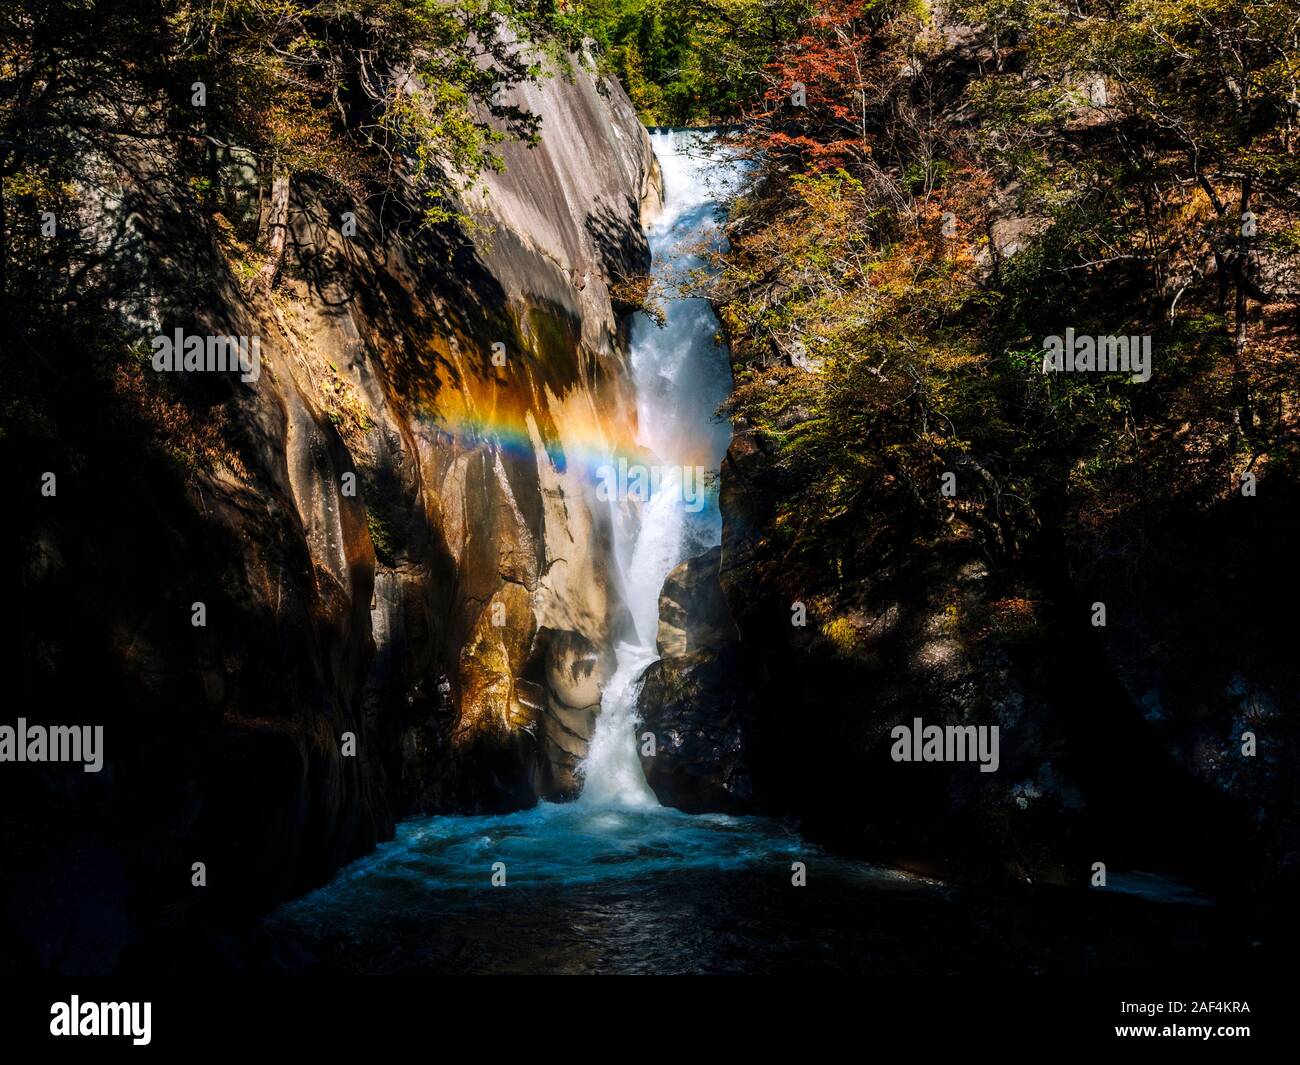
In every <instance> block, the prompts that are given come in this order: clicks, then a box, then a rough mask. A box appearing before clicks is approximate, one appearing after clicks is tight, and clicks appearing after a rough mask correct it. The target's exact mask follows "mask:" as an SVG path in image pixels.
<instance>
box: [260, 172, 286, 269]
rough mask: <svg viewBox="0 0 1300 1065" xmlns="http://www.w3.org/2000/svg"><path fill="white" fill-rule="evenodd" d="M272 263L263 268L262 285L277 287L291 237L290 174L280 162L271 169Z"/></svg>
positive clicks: (268, 229)
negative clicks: (286, 245)
mask: <svg viewBox="0 0 1300 1065" xmlns="http://www.w3.org/2000/svg"><path fill="white" fill-rule="evenodd" d="M266 232H267V246H268V247H269V248H270V250H271V258H270V261H268V262H267V263H266V265H265V266H263V267H262V284H263V285H264V286H265V287H266V288H267V289H272V288H274V287H275V282H276V279H277V278H278V277H279V276H280V266H281V264H282V263H283V262H284V246H285V243H286V241H287V239H288V236H289V172H288V171H287V170H285V169H284V168H283V167H282V166H281V165H280V164H279V163H278V162H277V163H276V164H275V165H274V166H273V167H272V169H271V206H270V210H269V212H268V217H267V220H266Z"/></svg>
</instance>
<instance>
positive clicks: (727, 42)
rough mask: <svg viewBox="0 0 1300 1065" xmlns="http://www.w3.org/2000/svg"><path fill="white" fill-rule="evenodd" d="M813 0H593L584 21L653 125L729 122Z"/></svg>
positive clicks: (750, 100)
mask: <svg viewBox="0 0 1300 1065" xmlns="http://www.w3.org/2000/svg"><path fill="white" fill-rule="evenodd" d="M810 7H811V3H810V0H586V3H585V4H584V5H583V12H584V26H585V27H586V29H587V32H589V33H590V34H591V36H592V37H593V38H594V39H595V40H596V42H597V43H598V44H599V45H600V48H601V51H602V57H603V58H602V63H603V65H604V67H605V69H606V70H607V71H608V72H609V73H612V74H614V75H615V76H617V77H618V78H619V80H620V81H621V82H622V83H623V85H624V87H625V88H626V89H627V91H628V95H629V96H630V97H631V99H632V102H633V104H634V105H635V106H636V108H637V113H638V114H639V115H640V116H641V120H642V121H643V122H645V123H646V124H647V125H652V126H659V125H671V126H690V125H700V124H709V123H717V122H728V121H733V120H734V119H736V118H738V117H739V116H740V115H741V114H742V113H743V112H744V111H745V110H746V109H747V108H749V107H752V105H753V102H754V100H755V98H756V97H757V95H758V92H759V87H760V82H759V71H761V69H762V68H763V66H764V65H765V64H766V63H767V62H768V61H769V60H770V59H771V58H772V57H773V55H775V54H776V51H777V49H779V48H780V47H781V45H782V44H784V42H785V41H786V40H787V39H788V38H789V36H790V34H791V33H792V32H793V30H794V28H795V26H796V25H797V21H798V19H799V18H800V17H801V16H802V15H803V14H804V13H805V12H807V11H808V10H809V8H810Z"/></svg>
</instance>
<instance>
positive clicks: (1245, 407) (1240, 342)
mask: <svg viewBox="0 0 1300 1065" xmlns="http://www.w3.org/2000/svg"><path fill="white" fill-rule="evenodd" d="M1250 192H1251V180H1250V177H1249V175H1247V176H1246V177H1244V178H1242V181H1241V210H1240V213H1239V215H1238V217H1239V218H1240V217H1243V216H1244V215H1245V214H1246V212H1247V211H1249V210H1250ZM1249 240H1250V238H1249V237H1247V236H1245V235H1244V234H1242V236H1241V238H1240V248H1239V249H1238V251H1237V255H1236V258H1235V261H1234V263H1233V267H1234V269H1233V280H1234V281H1235V282H1236V288H1237V292H1236V306H1235V308H1234V328H1233V342H1232V398H1233V403H1234V404H1235V405H1236V408H1237V424H1238V426H1239V427H1240V428H1241V431H1242V432H1243V433H1245V434H1246V435H1247V437H1249V436H1250V434H1251V432H1252V430H1253V429H1254V424H1253V423H1254V412H1253V411H1252V409H1251V403H1250V380H1249V376H1248V375H1247V373H1246V315H1247V311H1248V309H1249V308H1248V306H1247V301H1246V272H1247V270H1248V269H1249V267H1250V246H1249V244H1248V241H1249Z"/></svg>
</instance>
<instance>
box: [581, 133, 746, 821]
mask: <svg viewBox="0 0 1300 1065" xmlns="http://www.w3.org/2000/svg"><path fill="white" fill-rule="evenodd" d="M651 141H652V143H653V144H654V149H655V155H656V156H657V157H658V159H659V164H660V166H661V167H662V169H663V177H664V206H663V212H662V214H661V215H660V217H659V218H658V219H657V220H656V221H655V223H654V224H653V225H652V226H651V228H650V231H649V234H648V235H649V241H650V254H651V276H652V277H653V279H654V281H655V284H656V287H657V288H659V289H660V290H661V291H662V292H663V293H664V295H665V301H664V312H665V316H666V317H665V321H664V324H663V325H660V324H658V323H657V322H655V321H654V320H652V319H651V318H650V317H648V316H647V315H645V314H641V313H638V314H637V315H636V316H635V317H634V319H633V321H632V331H631V362H632V381H633V385H634V387H635V389H636V396H637V441H636V442H637V445H638V448H639V449H641V450H642V454H638V455H636V456H632V457H629V456H615V455H611V456H609V466H608V467H607V469H608V470H613V471H616V472H619V473H620V474H621V473H622V472H624V471H627V470H630V471H631V475H632V476H631V477H630V478H623V477H621V476H620V477H619V478H617V480H616V485H617V488H618V490H617V491H616V492H614V493H612V495H611V498H610V508H611V516H612V519H613V528H614V559H615V565H616V569H617V572H618V577H619V581H620V584H621V589H622V592H623V598H624V601H625V602H626V603H627V606H628V609H629V611H630V613H631V615H632V621H633V627H634V634H633V638H632V639H630V640H628V641H627V642H623V643H620V644H619V645H618V646H617V647H616V648H615V653H616V662H617V665H616V669H615V672H614V675H613V677H611V678H610V680H609V681H608V683H607V684H606V685H605V690H604V694H603V696H602V698H601V708H600V714H599V716H598V717H597V719H596V726H595V732H594V734H593V736H592V739H591V744H590V747H589V750H588V754H587V758H586V760H585V761H584V762H583V764H582V766H581V767H580V770H579V772H580V773H581V775H582V778H583V790H582V799H581V801H583V802H586V803H594V804H602V805H619V806H634V807H635V806H640V807H653V806H657V805H658V800H657V799H656V798H655V796H654V793H653V792H652V791H651V790H650V788H649V786H648V785H647V784H646V781H645V774H644V773H643V772H642V769H641V762H640V759H639V757H638V751H637V747H638V740H637V736H636V726H637V724H638V721H637V717H636V701H637V694H638V691H639V689H640V679H641V675H642V673H643V672H644V671H645V669H646V667H647V666H649V665H650V664H651V663H652V662H654V661H655V660H656V659H657V657H658V655H657V653H656V650H655V637H656V635H657V633H658V628H659V593H660V590H661V589H662V588H663V583H664V579H665V578H666V577H667V576H668V574H669V573H670V572H672V570H673V569H674V568H675V567H676V566H677V565H678V564H679V563H681V562H682V561H684V560H685V559H687V558H690V557H692V556H694V555H696V554H699V553H700V552H702V551H704V550H706V549H707V548H709V547H711V546H713V545H714V544H717V543H719V542H720V539H721V531H722V519H721V515H720V513H719V511H718V503H717V494H716V478H717V473H718V468H719V466H720V464H721V462H722V458H723V456H724V455H725V454H726V450H727V444H728V442H729V441H730V438H731V428H730V426H729V425H728V424H727V423H726V422H725V421H722V420H720V419H718V418H717V417H716V416H715V411H716V410H717V408H718V405H719V404H720V403H722V401H723V400H724V399H725V398H726V396H727V392H728V389H729V386H730V367H729V366H728V363H727V357H726V351H725V349H723V348H722V347H721V346H720V344H719V343H718V320H717V318H716V317H715V316H714V314H713V310H712V308H711V307H710V306H709V305H708V303H707V302H706V301H704V300H702V299H696V298H676V296H675V289H676V288H677V286H678V284H679V283H680V282H682V281H684V280H686V279H687V278H688V276H689V275H690V273H691V272H692V271H695V270H698V269H699V268H701V267H702V266H704V260H703V259H702V258H701V255H700V250H701V248H702V246H706V245H708V244H710V243H712V242H714V241H716V240H718V239H719V238H720V235H719V233H718V232H717V219H716V215H717V205H718V203H719V202H720V201H721V200H722V199H723V198H724V197H725V195H726V193H727V188H726V187H725V186H726V185H727V184H728V183H729V178H730V177H732V175H731V173H730V168H728V167H727V166H725V165H722V166H719V162H718V159H717V156H716V154H715V153H713V152H710V151H708V150H707V149H708V148H709V147H710V146H711V141H712V135H711V134H701V133H691V132H687V131H675V130H669V131H665V132H655V133H653V134H651ZM620 460H621V461H620ZM701 474H702V475H703V477H701ZM638 475H640V476H641V477H642V479H641V480H639V481H638V480H637V479H636V478H637V477H638ZM647 482H648V484H649V489H648V490H647V488H646V485H647ZM706 486H707V487H708V490H707V491H706V490H705V489H706Z"/></svg>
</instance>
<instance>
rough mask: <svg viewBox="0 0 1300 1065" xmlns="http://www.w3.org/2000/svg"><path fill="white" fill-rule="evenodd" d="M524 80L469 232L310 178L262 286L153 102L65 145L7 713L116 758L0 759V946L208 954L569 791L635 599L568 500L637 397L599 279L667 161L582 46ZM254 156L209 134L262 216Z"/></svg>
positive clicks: (28, 454)
mask: <svg viewBox="0 0 1300 1065" xmlns="http://www.w3.org/2000/svg"><path fill="white" fill-rule="evenodd" d="M514 91H515V92H516V93H517V94H518V98H517V99H516V100H515V102H516V103H518V104H519V105H520V106H521V107H524V108H527V109H530V110H532V111H533V112H534V113H535V114H537V115H539V116H540V118H541V139H540V143H538V144H537V145H536V146H535V147H532V148H529V147H527V146H526V145H525V144H523V143H507V144H506V145H505V147H504V156H505V164H506V165H505V169H504V171H503V172H502V173H500V174H496V173H493V174H489V175H487V177H486V178H485V179H484V183H483V187H482V188H481V189H480V190H478V191H476V193H475V195H474V196H473V197H472V198H467V199H466V201H465V203H464V210H465V211H466V212H467V213H468V214H469V215H470V216H471V217H472V218H473V220H474V222H473V225H472V226H471V227H470V228H469V230H468V231H467V230H466V229H465V228H464V227H458V226H454V225H450V224H443V225H439V226H434V227H429V226H421V225H419V224H418V223H419V218H418V216H417V208H416V207H415V206H413V204H412V203H404V202H400V200H394V199H391V198H389V199H385V200H383V201H381V202H367V203H349V202H345V201H344V200H341V199H340V198H339V197H338V195H337V194H331V193H328V192H326V191H325V190H324V189H323V188H318V187H315V186H314V185H313V184H312V183H311V182H310V181H302V182H297V183H295V185H294V187H293V188H292V190H291V197H290V205H289V216H288V241H287V249H286V254H285V260H284V265H283V267H282V270H281V276H280V280H279V284H278V286H277V287H276V289H275V290H274V291H273V292H272V291H270V290H269V289H268V288H267V287H266V286H264V285H260V284H259V283H258V282H257V279H256V277H255V276H254V274H255V271H253V270H252V269H251V268H250V267H249V265H248V264H247V263H246V262H244V261H241V258H240V254H239V252H240V246H239V243H238V241H237V239H234V238H232V236H231V233H230V232H229V231H228V229H223V228H222V225H221V224H220V223H219V224H218V225H216V226H214V225H213V224H211V223H210V222H209V221H208V220H207V219H206V218H205V217H204V216H203V215H202V214H200V213H199V212H197V211H196V210H195V209H194V207H193V195H192V190H191V189H190V188H188V187H187V186H186V181H185V178H184V177H183V176H182V174H181V172H180V170H179V168H177V167H176V166H175V165H174V162H173V161H172V160H171V159H169V158H168V157H167V156H166V154H165V153H160V152H158V151H157V150H156V148H154V147H153V146H152V143H151V141H150V138H149V137H148V136H147V132H148V128H147V127H148V120H147V117H145V118H142V129H141V136H140V137H139V138H122V139H117V140H113V141H111V142H108V143H106V144H105V145H104V147H103V150H102V151H101V152H100V153H99V154H98V155H97V156H96V157H93V158H88V159H87V160H86V173H85V175H84V182H85V190H84V191H85V195H84V197H83V199H84V202H85V207H84V214H85V217H84V218H83V220H82V221H83V222H84V231H85V232H87V233H89V234H90V235H91V239H92V240H93V241H94V244H95V255H94V265H93V268H92V269H91V270H89V271H88V272H87V274H86V276H85V278H84V279H83V287H82V290H81V293H80V298H81V299H82V300H83V301H84V304H85V305H96V306H99V307H100V308H102V309H103V311H104V313H103V315H102V316H101V319H100V320H101V321H102V322H103V328H104V334H103V336H102V338H101V339H102V345H101V346H100V347H99V348H94V347H92V348H87V349H85V350H80V351H68V352H61V353H59V357H60V358H61V359H62V361H61V363H60V369H61V371H62V373H63V379H64V380H65V381H66V382H67V388H66V391H65V394H64V395H62V396H61V397H59V402H58V403H57V404H56V403H53V402H46V401H45V400H43V399H42V398H41V397H40V396H30V397H24V401H25V402H28V403H30V405H31V416H30V417H29V418H27V419H26V421H25V429H24V432H25V434H26V437H25V438H24V439H19V440H12V439H11V440H10V441H8V443H11V444H16V445H17V447H16V448H15V453H16V455H17V456H18V457H17V458H16V459H15V463H16V465H15V475H16V476H17V477H19V479H21V480H23V482H24V483H26V482H27V479H30V482H31V483H32V484H39V483H40V478H41V476H42V474H43V473H44V472H46V471H53V472H54V473H55V474H56V475H57V494H56V495H54V496H53V497H49V498H47V497H41V496H39V495H36V494H33V498H31V499H25V500H24V501H23V502H22V503H21V504H20V505H19V507H18V512H17V514H16V515H15V517H16V519H17V520H16V521H15V522H14V531H15V534H16V540H15V542H14V543H13V544H11V545H10V546H11V554H10V558H11V559H13V560H15V562H16V564H17V572H16V574H15V575H14V577H13V578H12V584H11V589H12V590H13V591H14V592H15V594H16V595H17V597H18V598H19V599H20V600H21V601H22V602H23V603H25V604H26V606H25V608H24V612H23V616H22V618H21V619H20V620H19V621H18V624H17V629H18V631H17V632H16V633H14V634H13V636H14V638H13V640H11V641H7V642H6V643H7V646H8V648H9V649H10V652H11V654H12V656H13V657H12V659H11V660H10V661H9V663H8V664H9V673H10V675H11V676H12V677H13V678H14V679H15V682H16V698H15V699H14V700H13V705H15V706H16V707H18V708H19V710H20V712H24V713H25V714H26V716H27V717H28V718H29V719H30V720H33V721H40V722H48V723H70V724H71V723H77V724H102V725H103V726H104V728H105V755H106V761H105V767H104V770H103V772H101V773H99V774H95V775H91V774H83V773H82V772H80V769H79V767H73V768H69V767H66V766H35V765H28V766H20V767H11V768H13V769H14V772H10V773H6V774H5V776H4V789H5V790H4V794H3V809H4V811H5V814H4V816H5V818H6V820H7V824H6V829H7V831H6V841H7V842H6V848H7V850H8V852H9V853H8V855H7V858H8V860H7V861H6V863H5V869H4V871H3V873H0V877H2V878H3V879H4V881H5V883H4V884H3V885H2V886H3V887H4V889H5V890H4V892H3V894H4V896H5V897H8V898H14V899H22V900H26V901H24V902H22V904H21V907H20V912H9V913H7V914H6V918H5V924H4V927H5V932H4V939H3V941H0V956H2V957H5V958H7V959H8V961H7V963H6V964H7V965H8V967H9V968H10V969H11V970H15V971H19V970H23V969H26V968H29V967H30V968H40V969H55V970H64V971H76V972H94V971H100V970H107V969H111V968H115V967H120V966H123V965H125V966H127V967H128V968H129V967H130V966H131V965H132V964H136V963H138V964H145V963H146V961H145V959H147V958H148V957H149V956H150V948H151V944H154V943H158V942H161V941H163V940H168V939H170V940H172V941H173V942H172V945H173V946H174V945H175V943H174V941H175V939H176V937H178V936H185V935H189V934H194V935H195V936H196V946H195V948H194V949H195V951H196V952H198V955H197V956H198V957H199V958H200V960H201V959H202V958H203V957H205V956H206V955H207V954H208V953H212V954H213V958H212V960H213V961H214V962H215V963H219V962H220V956H219V955H220V945H219V944H220V942H221V940H220V937H219V936H216V934H215V933H213V932H212V931H211V930H212V929H214V928H226V927H229V926H230V924H231V922H232V921H236V922H237V921H238V920H239V919H240V918H243V917H249V918H251V917H254V916H256V915H257V914H259V913H261V912H264V911H265V910H266V909H267V908H269V907H271V906H273V905H275V904H276V903H278V902H279V901H281V900H283V899H285V898H286V897H288V896H290V895H293V894H295V893H298V892H301V891H303V890H305V889H307V888H310V887H312V886H314V885H316V884H319V883H321V882H322V881H323V880H324V879H326V878H327V877H328V876H329V875H330V874H331V873H332V872H333V871H335V870H336V869H337V868H338V867H339V866H340V865H341V864H343V863H344V862H347V861H348V860H350V859H352V858H354V857H356V856H357V855H360V854H362V853H364V852H366V851H367V850H368V849H370V848H372V847H373V846H374V845H375V843H376V842H377V841H379V840H382V839H384V838H387V837H389V836H390V835H391V834H392V831H393V825H394V821H395V819H396V818H398V817H401V816H404V815H407V814H410V813H413V812H416V811H429V810H460V811H497V810H506V809H512V808H518V807H520V806H526V805H530V804H532V803H534V802H535V801H536V800H537V798H538V797H539V796H542V795H556V796H558V795H565V794H569V793H571V792H572V791H573V790H574V780H573V768H574V765H575V764H576V762H577V761H578V760H579V759H580V758H581V757H582V756H583V754H584V753H585V743H586V738H587V737H588V736H589V735H590V729H591V721H592V718H593V716H594V713H595V711H596V709H597V708H598V706H599V699H600V690H601V685H602V682H603V679H604V677H605V675H606V673H607V671H608V669H609V664H610V661H611V657H612V656H611V645H612V640H613V639H614V637H615V636H616V635H617V634H618V632H619V631H620V628H621V627H622V626H623V625H625V624H626V616H625V611H624V609H623V607H622V605H621V603H620V602H619V600H618V597H617V594H616V593H615V592H614V590H613V589H612V587H611V583H610V580H609V573H608V568H607V564H608V553H609V552H608V545H609V528H608V524H607V513H606V510H607V508H605V507H603V506H600V505H597V504H596V502H595V500H594V497H590V498H589V497H588V495H587V494H586V493H585V489H584V485H585V484H587V483H589V478H588V476H587V468H588V466H589V465H590V464H591V463H592V462H594V461H597V460H598V459H599V457H600V456H602V455H603V454H605V453H607V452H608V451H609V450H610V449H612V448H613V447H615V446H617V445H618V443H619V442H620V441H624V440H627V439H630V438H631V435H632V430H633V426H632V423H631V420H630V419H632V418H634V416H635V415H634V407H633V405H632V404H630V403H629V396H628V384H627V378H626V373H625V371H626V365H625V336H624V327H623V323H622V321H621V320H620V317H619V315H618V314H617V313H616V311H615V309H614V303H613V301H612V300H611V294H610V287H611V284H613V283H614V282H615V281H616V280H618V279H619V278H621V277H622V276H623V275H625V274H631V273H635V272H638V271H640V270H643V269H644V266H645V262H646V259H647V257H648V252H647V249H646V245H645V241H644V236H643V231H642V225H641V222H642V218H643V215H646V214H648V213H651V212H653V211H654V210H655V208H656V206H657V195H658V194H657V187H658V186H657V182H658V178H657V173H656V164H655V161H654V158H653V154H652V152H651V150H650V146H649V141H648V139H647V137H646V134H645V131H644V130H643V129H642V127H641V126H640V124H639V123H638V121H637V118H636V115H635V113H634V111H633V109H632V107H631V105H630V104H629V102H628V101H627V99H626V97H625V96H624V94H623V92H622V90H621V88H620V87H619V86H618V85H617V84H616V83H614V82H612V81H607V80H605V79H603V78H600V77H597V76H596V75H594V74H593V73H592V71H591V70H590V69H589V68H588V66H587V65H586V63H585V61H584V60H582V59H575V61H574V63H573V67H572V69H571V70H570V71H568V72H567V73H562V72H556V73H554V74H553V75H551V76H548V77H546V78H544V79H542V80H541V81H540V82H538V83H537V84H535V85H529V86H527V87H524V88H517V89H516V90H514ZM252 165H253V163H252V161H250V160H249V159H248V158H247V157H246V156H243V155H240V154H239V153H238V152H233V153H232V152H228V151H227V152H223V153H220V154H219V155H218V157H217V158H216V159H215V163H214V168H215V169H214V173H215V175H216V178H215V180H216V181H217V182H218V183H219V184H220V185H221V190H220V194H221V195H222V196H224V197H225V198H226V200H227V201H228V204H229V208H228V210H227V211H226V215H227V217H231V218H234V217H238V216H239V215H240V214H241V213H243V214H245V215H247V214H248V213H250V212H251V213H252V214H253V215H254V216H256V213H257V211H258V203H257V199H256V194H255V188H254V186H250V184H249V181H248V178H249V174H250V168H251V166H252ZM479 192H482V193H483V195H482V196H480V195H479ZM345 220H346V222H347V224H346V225H345V224H344V223H345ZM175 329H182V330H184V331H185V333H186V334H199V335H212V334H216V335H233V336H245V337H256V338H258V339H259V341H260V353H261V365H260V376H259V377H258V378H257V379H256V380H255V381H242V380H240V377H239V375H238V374H229V373H182V374H159V373H158V372H156V371H155V370H154V368H153V367H152V365H151V362H150V353H149V341H150V338H152V337H153V336H154V335H156V334H159V333H163V334H168V335H170V334H171V332H172V331H173V330H175ZM123 347H126V348H129V349H130V350H132V351H133V352H134V353H135V354H134V356H133V357H132V358H129V359H126V360H123V359H122V357H121V351H122V349H123ZM199 604H201V607H200V606H199ZM200 880H202V881H203V882H204V883H205V885H206V886H203V887H196V886H195V885H196V884H198V883H199V882H200ZM11 909H12V908H11ZM68 914H75V915H78V916H77V918H76V919H75V920H71V921H70V920H69V919H68V916H67V915H68ZM196 930H197V931H196Z"/></svg>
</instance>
